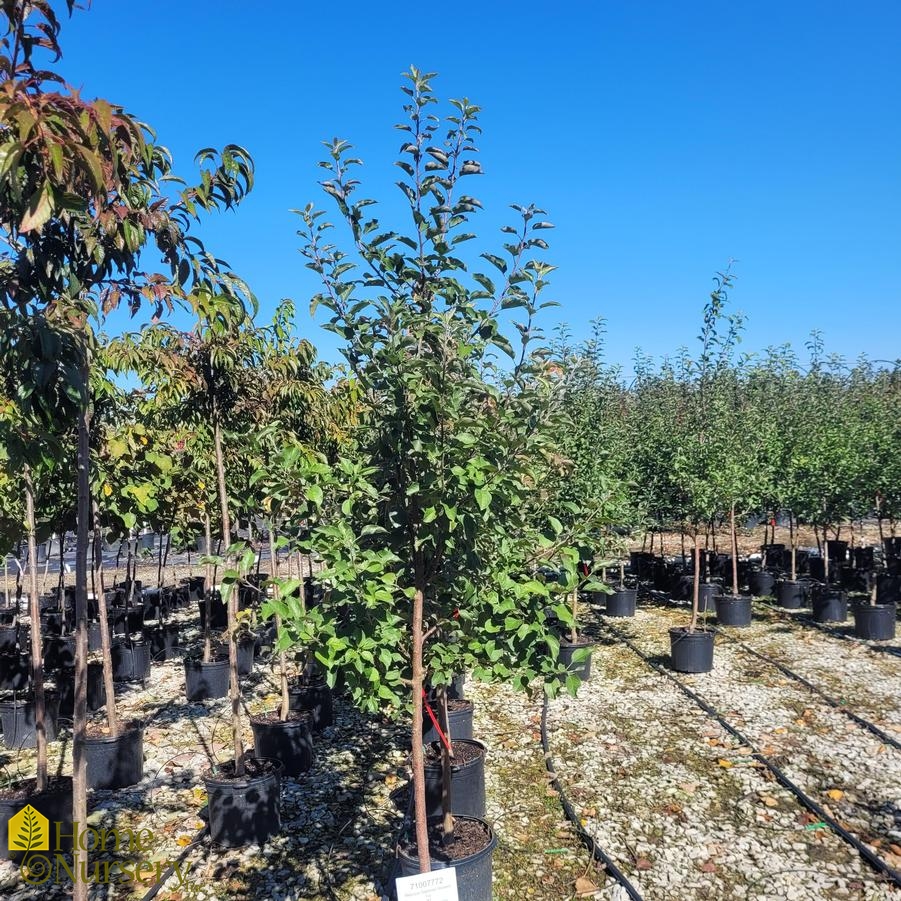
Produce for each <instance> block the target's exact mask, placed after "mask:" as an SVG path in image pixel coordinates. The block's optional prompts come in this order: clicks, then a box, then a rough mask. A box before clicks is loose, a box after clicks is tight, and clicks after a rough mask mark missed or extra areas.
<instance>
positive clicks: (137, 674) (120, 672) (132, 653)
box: [110, 641, 150, 682]
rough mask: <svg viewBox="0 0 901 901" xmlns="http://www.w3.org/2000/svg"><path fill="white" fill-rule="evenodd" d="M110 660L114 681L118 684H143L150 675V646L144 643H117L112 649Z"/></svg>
mask: <svg viewBox="0 0 901 901" xmlns="http://www.w3.org/2000/svg"><path fill="white" fill-rule="evenodd" d="M110 658H111V659H112V662H113V679H115V680H116V681H117V682H143V681H144V680H145V679H147V677H148V676H149V675H150V645H149V644H145V643H144V642H143V641H135V642H131V643H129V644H125V643H124V642H121V641H117V642H115V643H114V644H113V646H112V648H110Z"/></svg>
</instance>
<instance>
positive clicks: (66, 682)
mask: <svg viewBox="0 0 901 901" xmlns="http://www.w3.org/2000/svg"><path fill="white" fill-rule="evenodd" d="M56 688H57V690H58V691H59V712H60V715H61V716H64V717H67V718H71V716H72V714H73V712H74V710H75V668H74V667H70V668H68V669H64V670H60V671H59V672H58V673H57V674H56ZM105 703H106V689H105V687H104V685H103V664H102V663H89V664H88V710H91V711H93V710H99V709H100V708H101V707H102V706H103V705H104V704H105Z"/></svg>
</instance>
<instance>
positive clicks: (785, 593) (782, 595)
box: [776, 579, 806, 610]
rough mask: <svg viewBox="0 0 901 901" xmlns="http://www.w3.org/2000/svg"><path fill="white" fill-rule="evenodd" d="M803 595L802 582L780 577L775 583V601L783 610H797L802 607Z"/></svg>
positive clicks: (804, 592)
mask: <svg viewBox="0 0 901 901" xmlns="http://www.w3.org/2000/svg"><path fill="white" fill-rule="evenodd" d="M805 595H806V591H805V584H804V583H803V582H797V581H796V582H792V580H791V579H782V580H781V581H779V582H778V583H777V584H776V602H777V603H778V604H779V606H780V607H782V608H784V609H785V610H798V609H799V608H801V607H803V606H804V598H805Z"/></svg>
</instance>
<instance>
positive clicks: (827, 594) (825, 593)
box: [811, 588, 848, 623]
mask: <svg viewBox="0 0 901 901" xmlns="http://www.w3.org/2000/svg"><path fill="white" fill-rule="evenodd" d="M811 607H812V608H813V620H814V622H817V623H843V622H844V621H845V620H846V619H847V618H848V596H847V595H846V594H845V593H844V591H837V590H835V589H831V588H829V589H824V590H822V591H818V592H817V593H816V594H815V595H814V597H813V601H812V603H811Z"/></svg>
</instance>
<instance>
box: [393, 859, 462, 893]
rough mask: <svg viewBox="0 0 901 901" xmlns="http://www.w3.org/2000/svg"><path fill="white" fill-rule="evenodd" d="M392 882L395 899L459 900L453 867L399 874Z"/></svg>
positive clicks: (455, 873) (455, 872)
mask: <svg viewBox="0 0 901 901" xmlns="http://www.w3.org/2000/svg"><path fill="white" fill-rule="evenodd" d="M394 884H395V886H396V888H397V901H460V896H459V895H458V894H457V871H456V870H455V869H454V868H453V867H446V868H445V869H443V870H432V872H431V873H420V874H419V875H418V876H400V877H398V878H397V879H396V880H395V883H394Z"/></svg>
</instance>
